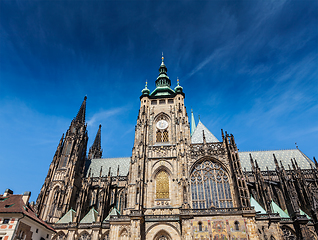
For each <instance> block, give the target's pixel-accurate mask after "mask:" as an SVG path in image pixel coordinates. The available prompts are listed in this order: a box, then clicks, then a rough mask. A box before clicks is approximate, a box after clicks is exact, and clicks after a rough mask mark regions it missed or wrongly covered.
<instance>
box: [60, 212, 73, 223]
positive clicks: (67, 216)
mask: <svg viewBox="0 0 318 240" xmlns="http://www.w3.org/2000/svg"><path fill="white" fill-rule="evenodd" d="M75 214H76V212H75V211H74V210H73V209H70V210H69V211H68V212H67V213H65V215H64V216H63V217H62V218H61V219H60V220H58V221H57V222H56V223H70V222H74V219H75Z"/></svg>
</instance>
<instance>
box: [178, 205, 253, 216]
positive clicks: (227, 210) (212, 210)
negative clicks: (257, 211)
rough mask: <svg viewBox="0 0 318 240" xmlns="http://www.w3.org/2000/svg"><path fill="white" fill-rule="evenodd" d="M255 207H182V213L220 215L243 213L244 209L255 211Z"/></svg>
mask: <svg viewBox="0 0 318 240" xmlns="http://www.w3.org/2000/svg"><path fill="white" fill-rule="evenodd" d="M253 210H254V207H241V208H209V209H180V213H181V214H182V215H218V214H226V213H229V214H233V213H242V212H243V211H253Z"/></svg>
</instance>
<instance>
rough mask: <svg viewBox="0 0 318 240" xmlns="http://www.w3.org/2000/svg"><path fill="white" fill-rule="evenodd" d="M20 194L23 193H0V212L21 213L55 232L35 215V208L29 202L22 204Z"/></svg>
mask: <svg viewBox="0 0 318 240" xmlns="http://www.w3.org/2000/svg"><path fill="white" fill-rule="evenodd" d="M22 196H23V195H17V194H14V195H13V194H8V195H7V196H3V195H0V213H21V214H23V215H24V216H28V217H29V218H31V219H32V220H33V221H36V222H38V223H39V224H41V225H43V226H44V227H45V228H47V229H49V230H50V231H52V232H56V231H55V230H54V229H53V228H52V227H51V226H50V225H48V224H47V223H45V222H44V221H43V220H42V219H40V218H39V217H38V216H37V214H36V213H35V210H34V209H33V207H32V206H31V205H30V204H29V203H27V204H24V202H23V200H22Z"/></svg>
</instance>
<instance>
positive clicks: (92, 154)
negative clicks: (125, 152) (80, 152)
mask: <svg viewBox="0 0 318 240" xmlns="http://www.w3.org/2000/svg"><path fill="white" fill-rule="evenodd" d="M101 128H102V125H99V128H98V131H97V133H96V137H95V140H94V143H93V145H92V146H91V148H90V149H89V152H88V158H89V159H93V158H101V157H102V153H103V150H102V149H101Z"/></svg>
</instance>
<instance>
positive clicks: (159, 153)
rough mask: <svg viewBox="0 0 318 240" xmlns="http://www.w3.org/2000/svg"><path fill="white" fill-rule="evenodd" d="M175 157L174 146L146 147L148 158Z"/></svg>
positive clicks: (175, 150) (175, 149)
mask: <svg viewBox="0 0 318 240" xmlns="http://www.w3.org/2000/svg"><path fill="white" fill-rule="evenodd" d="M176 156H177V148H176V146H175V145H165V144H162V145H158V146H156V145H153V146H149V147H148V158H169V157H176Z"/></svg>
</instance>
